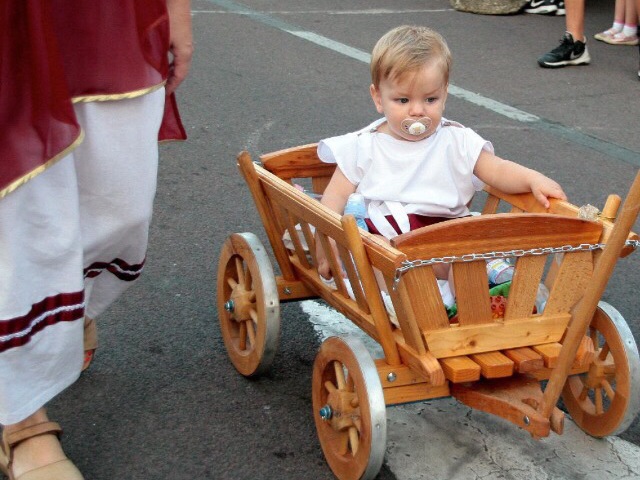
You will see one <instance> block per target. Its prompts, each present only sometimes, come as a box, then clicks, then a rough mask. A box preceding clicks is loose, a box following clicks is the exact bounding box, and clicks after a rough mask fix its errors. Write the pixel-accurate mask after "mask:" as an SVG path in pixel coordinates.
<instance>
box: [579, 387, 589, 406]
mask: <svg viewBox="0 0 640 480" xmlns="http://www.w3.org/2000/svg"><path fill="white" fill-rule="evenodd" d="M588 394H589V387H587V386H586V385H584V386H583V387H582V391H581V392H580V395H579V396H578V398H579V399H580V401H581V402H583V401H584V400H586V398H587V395H588Z"/></svg>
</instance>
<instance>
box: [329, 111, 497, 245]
mask: <svg viewBox="0 0 640 480" xmlns="http://www.w3.org/2000/svg"><path fill="white" fill-rule="evenodd" d="M384 121H385V119H384V118H382V119H380V120H377V121H375V122H373V123H372V124H371V125H369V126H368V127H366V128H364V129H362V130H359V131H356V132H353V133H347V134H345V135H340V136H337V137H332V138H328V139H325V140H322V141H321V142H320V143H319V145H318V157H319V158H320V159H321V160H322V161H324V162H327V163H337V165H338V167H340V170H341V171H342V173H343V174H344V175H345V176H346V177H347V179H348V180H349V181H350V182H351V183H353V184H354V185H356V191H357V192H359V193H361V194H362V195H363V196H364V197H365V202H366V204H367V213H368V216H369V218H370V219H371V221H372V222H373V224H374V225H375V226H376V228H377V229H378V230H379V231H380V233H382V234H383V235H385V236H386V237H387V238H392V237H394V236H396V235H397V232H396V231H395V230H394V229H393V227H391V225H390V224H389V222H388V221H387V220H386V219H385V218H384V216H385V215H393V217H394V218H395V220H396V222H397V223H398V225H399V226H400V229H401V231H402V232H403V233H404V232H407V231H409V219H408V217H407V214H408V213H415V214H419V215H427V216H433V217H446V218H457V217H462V216H465V215H469V209H468V208H467V204H468V203H469V202H470V201H471V199H472V198H473V195H474V193H475V192H476V191H478V190H481V189H482V188H483V186H484V184H483V183H482V182H481V181H480V180H479V179H478V178H477V177H476V176H475V175H474V174H473V169H474V168H475V164H476V162H477V160H478V157H479V156H480V153H481V152H482V150H487V151H489V152H491V153H493V146H492V145H491V143H490V142H488V141H486V140H484V139H483V138H482V137H480V135H478V134H477V133H476V132H474V131H473V130H471V129H470V128H465V127H463V126H462V125H460V124H458V123H455V122H451V121H448V120H446V119H444V118H443V119H442V121H441V123H440V125H439V126H438V128H437V129H436V131H435V132H434V133H433V135H431V136H430V137H428V138H425V139H424V140H419V141H417V142H409V141H406V140H399V139H396V138H394V137H392V136H390V135H387V134H385V133H381V132H378V131H377V127H378V126H379V125H381V124H382V123H383V122H384Z"/></svg>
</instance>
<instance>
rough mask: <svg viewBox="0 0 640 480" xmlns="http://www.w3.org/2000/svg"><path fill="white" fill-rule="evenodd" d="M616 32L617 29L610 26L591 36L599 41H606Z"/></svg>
mask: <svg viewBox="0 0 640 480" xmlns="http://www.w3.org/2000/svg"><path fill="white" fill-rule="evenodd" d="M616 33H618V31H617V30H614V29H613V28H610V29H608V30H605V31H604V32H600V33H596V34H595V35H594V36H593V38H595V39H596V40H600V41H601V42H607V43H608V40H609V39H610V38H611V37H613V36H614V35H615V34H616Z"/></svg>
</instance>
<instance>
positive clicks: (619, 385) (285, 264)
mask: <svg viewBox="0 0 640 480" xmlns="http://www.w3.org/2000/svg"><path fill="white" fill-rule="evenodd" d="M260 160H261V164H259V163H255V162H253V161H252V160H251V158H250V156H249V154H248V153H247V152H242V153H241V154H240V155H239V156H238V165H239V168H240V171H241V173H242V175H243V176H244V178H245V180H246V182H247V184H248V186H249V189H250V191H251V194H252V196H253V199H254V201H255V204H256V207H257V210H258V212H259V214H260V217H261V219H262V222H263V224H264V227H265V230H266V234H267V237H268V239H269V242H270V244H271V249H272V251H273V255H274V256H275V260H276V261H277V263H278V265H279V269H280V272H281V274H280V275H277V276H276V275H274V273H273V269H272V267H271V262H270V260H269V255H268V253H267V250H266V249H265V247H264V246H263V245H262V244H261V242H260V241H259V239H258V238H257V236H256V235H254V234H252V233H234V234H232V235H230V236H229V238H228V239H227V240H226V242H225V243H224V245H223V247H222V250H221V254H220V259H219V266H218V279H217V303H218V312H219V319H220V326H221V331H222V335H223V338H224V342H225V345H226V348H227V351H228V354H229V357H230V359H231V361H232V363H233V365H234V366H235V367H236V369H237V370H238V371H239V372H240V373H241V374H243V375H245V376H254V375H259V374H260V373H262V372H264V371H265V370H266V369H268V368H269V366H270V364H271V362H272V361H273V359H274V356H275V353H276V349H277V344H278V337H279V331H280V319H279V305H280V303H281V302H287V301H298V300H302V299H309V298H322V299H324V300H325V301H326V302H327V303H328V304H330V305H331V306H333V307H334V308H335V309H336V310H338V311H340V312H341V313H343V314H344V315H345V316H346V317H347V318H348V319H349V320H351V321H352V322H353V323H354V324H356V325H357V326H358V327H359V328H360V329H362V330H363V331H364V332H366V333H367V334H368V335H369V336H370V337H372V338H373V339H374V340H375V341H377V342H378V343H379V344H380V346H381V348H382V351H383V353H384V357H383V358H377V359H375V360H374V359H372V358H371V356H370V354H369V353H368V351H367V350H366V348H365V347H364V346H363V344H362V343H361V342H360V341H359V340H356V339H354V338H339V337H330V338H328V339H327V340H325V341H324V342H323V343H322V345H321V347H320V350H319V352H318V354H317V356H316V359H315V362H314V366H313V382H312V399H313V409H314V410H313V414H314V418H315V424H316V427H317V432H318V436H319V439H320V443H321V445H322V449H323V452H324V455H325V458H326V459H327V462H328V464H329V466H330V467H331V469H332V470H333V472H334V474H335V475H336V476H337V477H338V478H340V479H364V478H373V477H375V476H376V475H377V473H378V471H379V469H380V467H381V465H382V462H383V459H384V452H385V449H386V406H387V405H394V404H401V403H406V402H415V401H421V400H426V399H432V398H438V397H445V396H454V397H455V398H457V399H458V400H459V401H461V402H463V403H465V404H466V405H469V406H470V407H473V408H476V409H479V410H483V411H486V412H489V413H493V414H496V415H499V416H500V417H503V418H505V419H507V420H509V421H511V422H512V423H514V424H516V425H518V426H519V427H521V428H522V429H524V430H526V431H528V432H530V434H531V435H532V436H533V437H535V438H540V437H544V436H548V435H549V434H550V431H554V432H556V433H561V432H562V429H563V420H564V413H563V412H562V411H561V410H559V409H558V408H557V407H556V404H557V402H558V400H559V398H560V396H562V400H563V402H564V405H565V406H566V409H567V410H568V412H569V414H570V415H571V417H572V418H573V420H574V421H575V422H576V423H577V425H578V426H580V427H581V428H582V429H583V430H584V431H586V432H587V433H589V434H591V435H594V436H598V437H600V436H606V435H613V434H617V433H620V432H622V431H623V430H625V429H626V428H627V427H628V426H629V425H630V424H631V422H632V421H633V419H634V418H635V416H636V415H637V413H638V410H639V409H640V358H639V356H638V349H637V346H636V343H635V341H634V338H633V335H632V334H631V331H630V330H629V327H628V326H627V324H626V323H625V321H624V318H622V316H621V315H620V314H619V313H618V311H617V310H615V309H614V308H613V307H612V306H610V305H608V304H606V303H605V302H602V301H600V297H601V296H602V293H603V291H604V289H605V287H606V283H607V281H608V279H609V277H610V275H611V273H612V271H613V267H614V265H615V263H616V262H617V260H618V258H619V257H621V256H625V255H627V254H628V253H630V252H631V251H632V250H633V249H634V248H635V247H637V246H638V240H637V235H635V234H634V233H632V232H631V228H632V226H633V224H634V222H635V219H636V217H637V215H638V210H639V209H640V174H639V176H638V177H637V178H636V180H635V182H634V184H633V186H632V188H631V190H630V193H629V195H628V198H627V200H626V201H625V203H624V206H623V208H622V211H621V213H620V215H618V218H617V220H616V221H615V222H614V221H613V220H614V217H615V216H616V210H617V206H618V205H617V203H616V201H615V198H616V197H615V196H612V197H610V199H611V200H612V201H611V202H607V206H605V209H604V213H603V214H601V215H600V216H599V218H598V219H596V220H585V219H581V218H578V212H579V209H578V208H577V207H576V206H574V205H572V204H570V203H568V202H563V201H558V200H552V202H551V206H550V208H549V209H548V210H547V211H545V210H544V209H543V207H542V206H541V205H540V204H539V203H538V202H537V201H536V200H535V199H534V198H533V197H532V195H530V194H520V195H508V194H504V193H502V192H499V191H497V190H495V189H491V188H487V200H486V202H485V205H484V208H483V210H482V214H481V215H478V216H473V217H468V218H463V219H456V220H451V221H447V222H444V223H440V224H436V225H432V226H429V227H424V228H421V229H419V230H415V231H413V232H410V233H407V234H403V235H400V236H398V237H396V238H394V239H393V240H392V241H391V243H390V244H389V243H387V242H385V241H384V240H382V239H380V238H379V237H377V236H375V235H372V234H370V233H369V232H366V231H364V230H361V229H359V228H358V227H357V226H356V223H355V219H354V218H353V217H352V216H350V215H346V216H344V217H342V216H340V215H338V214H336V213H335V212H333V211H330V210H329V209H327V208H325V207H324V206H323V205H321V204H320V203H319V202H318V201H316V200H314V199H313V198H311V197H310V196H309V195H306V194H305V193H303V192H301V191H300V190H299V189H297V188H295V187H294V185H293V182H294V180H295V181H296V182H307V185H308V188H309V189H310V190H312V191H313V192H315V193H318V194H320V193H322V191H323V190H324V188H325V186H326V185H327V183H328V181H329V179H330V177H331V175H332V174H333V170H334V166H333V165H330V164H326V163H323V162H321V161H320V160H319V159H318V158H317V156H316V145H305V146H301V147H296V148H291V149H287V150H282V151H278V152H274V153H270V154H266V155H263V156H262V157H261V158H260ZM618 203H619V198H618ZM505 206H506V210H507V211H506V212H505V213H497V212H499V211H505ZM285 238H286V239H287V240H288V241H287V242H285V241H284V240H283V239H285ZM329 239H333V241H335V242H336V244H337V247H338V248H337V251H338V252H339V255H337V256H336V255H335V254H334V253H333V250H332V249H331V248H329ZM316 241H319V242H321V243H322V245H323V246H324V250H325V252H327V253H328V254H329V261H330V264H331V266H332V271H334V272H337V271H340V270H341V268H343V269H344V270H345V271H346V274H347V276H346V280H345V279H343V278H341V277H339V276H337V277H336V278H335V279H334V280H335V285H329V284H327V283H326V282H323V281H322V279H321V278H320V277H319V275H318V273H317V271H316V264H317V262H316V258H315V255H316V253H315V252H316V249H315V242H316ZM492 258H512V259H514V260H515V274H514V276H513V279H512V284H511V287H510V291H509V296H508V298H507V301H506V309H505V310H504V313H503V314H502V315H501V316H500V317H498V318H494V317H495V315H493V314H492V310H491V304H490V297H489V293H488V280H487V271H486V262H487V260H488V259H492ZM439 263H450V264H451V268H453V273H454V275H453V277H454V283H455V291H456V306H457V315H456V318H455V321H451V319H450V318H449V316H448V315H447V311H446V308H445V305H444V304H443V301H442V297H441V295H440V293H439V290H438V286H437V280H436V277H435V275H434V273H433V266H434V265H436V264H439ZM376 275H378V276H379V277H380V276H382V278H384V282H385V284H386V287H387V288H386V290H387V291H388V294H389V295H390V297H391V301H392V306H393V308H392V309H389V308H386V307H385V304H384V301H383V298H382V294H381V290H380V286H379V283H378V281H377V280H376ZM347 280H348V281H347ZM541 284H543V285H545V286H546V287H547V288H548V290H549V297H548V300H547V302H546V306H545V308H544V310H543V311H541V312H540V311H537V310H536V309H535V308H534V307H535V301H536V295H537V292H538V289H539V288H540V287H539V286H540V285H541ZM348 285H349V288H348ZM542 384H544V385H546V387H545V388H544V391H543V389H542V387H541V385H542Z"/></svg>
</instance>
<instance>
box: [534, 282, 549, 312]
mask: <svg viewBox="0 0 640 480" xmlns="http://www.w3.org/2000/svg"><path fill="white" fill-rule="evenodd" d="M547 300H549V289H548V288H547V287H546V285H545V284H544V283H541V284H540V285H538V292H537V293H536V311H537V312H538V313H542V312H544V307H546V306H547Z"/></svg>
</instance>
